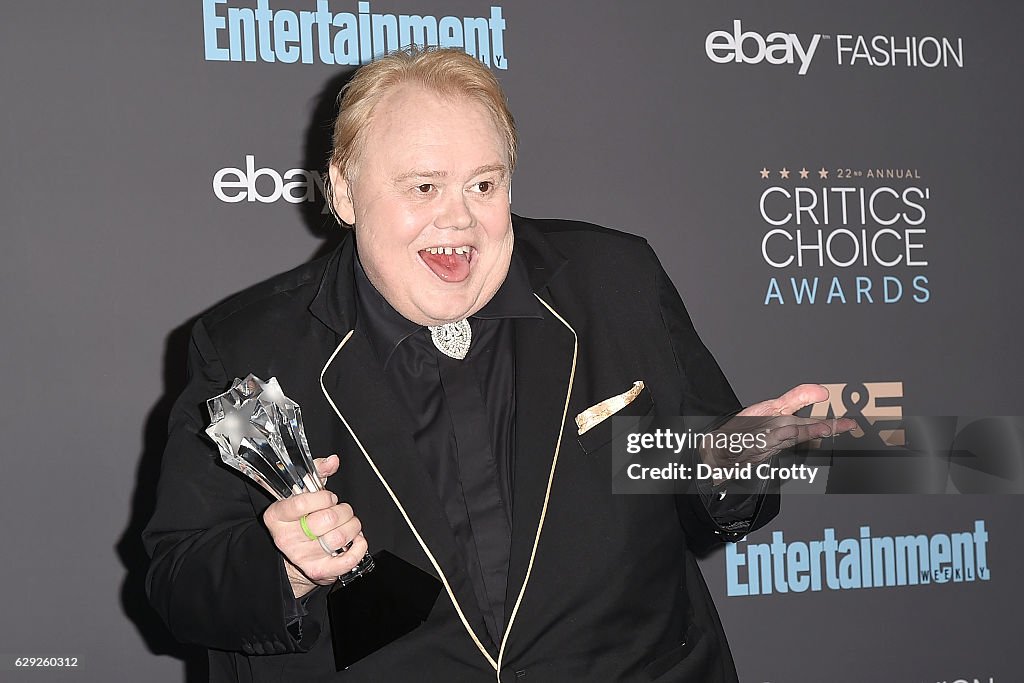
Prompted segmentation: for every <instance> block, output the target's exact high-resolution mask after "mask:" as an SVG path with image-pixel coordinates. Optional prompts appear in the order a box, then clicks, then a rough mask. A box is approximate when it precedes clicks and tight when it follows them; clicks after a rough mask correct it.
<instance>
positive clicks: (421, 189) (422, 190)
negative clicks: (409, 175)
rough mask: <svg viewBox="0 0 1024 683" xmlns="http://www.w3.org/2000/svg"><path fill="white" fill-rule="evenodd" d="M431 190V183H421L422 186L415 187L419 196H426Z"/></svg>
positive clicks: (432, 186) (432, 187)
mask: <svg viewBox="0 0 1024 683" xmlns="http://www.w3.org/2000/svg"><path fill="white" fill-rule="evenodd" d="M433 189H434V185H433V184H432V183H423V184H422V185H417V186H416V191H417V192H419V193H420V194H428V193H430V192H431V191H432V190H433Z"/></svg>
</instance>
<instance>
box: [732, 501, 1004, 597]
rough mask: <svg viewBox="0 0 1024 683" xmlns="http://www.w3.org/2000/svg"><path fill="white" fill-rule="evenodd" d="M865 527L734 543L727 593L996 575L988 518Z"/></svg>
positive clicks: (812, 589)
mask: <svg viewBox="0 0 1024 683" xmlns="http://www.w3.org/2000/svg"><path fill="white" fill-rule="evenodd" d="M859 531H860V532H859V534H856V535H852V536H840V535H839V534H837V531H836V529H835V528H832V527H829V528H825V529H822V532H821V536H820V538H813V539H806V540H803V539H800V540H793V539H787V538H786V536H785V532H784V531H774V532H772V540H771V542H770V543H747V542H745V541H740V542H739V543H727V544H726V548H725V573H726V586H727V588H726V592H727V595H729V596H734V597H736V596H744V597H746V596H755V595H771V594H772V593H804V592H819V591H839V590H859V589H869V588H892V587H906V586H933V587H938V586H943V585H949V584H957V583H973V582H978V581H989V580H990V579H991V578H992V572H991V569H990V568H989V564H988V541H989V533H988V530H987V529H986V527H985V520H983V519H978V520H975V521H974V523H973V525H972V526H970V527H967V528H963V529H948V530H945V531H941V532H937V533H932V534H923V533H909V534H898V535H891V536H890V535H878V534H873V533H872V532H871V527H869V526H862V527H860V530H859Z"/></svg>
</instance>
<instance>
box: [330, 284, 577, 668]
mask: <svg viewBox="0 0 1024 683" xmlns="http://www.w3.org/2000/svg"><path fill="white" fill-rule="evenodd" d="M545 305H547V304H545ZM555 315H556V316H557V315H558V314H557V313H555ZM559 320H561V318H559ZM562 322H565V321H562ZM569 329H572V328H569ZM353 332H355V330H349V333H348V334H346V335H345V338H344V339H342V340H341V343H340V344H338V348H336V349H334V353H332V354H331V357H330V358H328V359H327V363H325V364H324V368H323V370H321V371H320V390H321V391H322V392H323V393H324V397H325V398H326V399H327V402H328V403H329V404H331V408H333V409H334V413H335V414H336V415H337V416H338V419H339V420H341V423H342V424H343V425H345V429H347V430H348V433H349V434H351V435H352V440H353V441H355V442H356V446H358V447H359V450H360V451H361V452H362V454H363V457H364V458H366V462H368V463H369V464H370V467H371V468H372V469H373V471H374V474H376V475H377V478H378V479H380V483H381V484H382V485H383V486H384V489H385V490H386V491H387V492H388V495H389V496H391V500H392V501H394V503H395V506H396V507H397V508H398V511H399V512H400V513H402V518H403V519H405V523H406V524H407V525H408V526H409V530H410V531H412V535H413V536H415V537H416V540H417V541H418V542H419V544H420V547H421V548H423V552H424V553H426V555H427V559H429V560H430V564H432V565H433V566H434V569H435V570H436V571H437V574H438V576H440V577H441V583H442V584H444V589H445V591H447V593H448V597H449V598H450V599H451V601H452V605H454V606H455V611H456V612H457V613H458V615H459V619H461V620H462V625H463V627H464V628H465V629H466V632H467V633H469V637H470V638H472V639H473V643H474V644H475V645H476V647H477V649H478V650H480V654H482V655H483V656H484V657H485V658H486V659H487V662H488V663H489V664H490V665H491V668H492V669H494V670H495V672H497V673H498V680H499V681H500V680H501V673H500V669H499V668H498V664H497V662H495V661H494V658H493V657H491V654H490V653H489V652H488V651H487V648H485V647H484V646H483V643H481V642H480V639H479V638H477V635H476V632H475V631H474V630H473V627H472V626H470V625H469V621H468V620H467V619H466V615H465V614H463V612H462V607H461V606H460V605H459V601H458V599H457V598H456V597H455V593H454V591H452V587H451V585H450V584H449V583H448V578H447V577H446V576H445V575H444V571H443V570H442V569H441V565H440V564H438V562H437V560H436V559H435V558H434V554H433V553H432V552H430V548H428V547H427V544H426V542H425V541H424V540H423V537H422V536H420V532H419V531H417V530H416V525H415V524H413V523H412V519H410V518H409V514H408V513H407V512H406V511H405V508H404V507H403V506H402V503H401V501H399V500H398V496H397V495H395V492H394V491H393V490H391V486H390V485H389V484H388V482H387V480H386V479H385V478H384V475H383V474H381V471H380V470H379V469H377V464H376V463H374V462H373V458H371V457H370V454H369V453H367V452H366V449H365V448H364V447H363V442H362V441H360V440H359V437H358V436H356V433H355V432H354V431H353V430H352V427H351V426H349V423H348V420H346V419H345V417H344V416H343V415H342V414H341V411H340V410H338V406H336V405H335V404H334V400H333V399H332V398H331V395H330V394H329V393H327V387H326V386H324V375H325V374H327V368H329V367H330V365H331V363H333V362H334V359H335V357H336V356H337V355H338V353H339V352H340V351H341V349H342V348H343V347H344V346H345V344H347V343H348V340H349V339H350V338H351V337H352V333H353ZM575 334H576V333H575V332H573V335H575ZM575 369H576V353H575V350H574V351H573V371H574V372H575ZM568 407H569V404H568V399H566V408H568ZM562 422H563V423H564V422H565V418H564V416H563V418H562ZM559 441H561V435H559ZM555 457H556V459H557V457H558V451H557V449H556V450H555ZM553 472H554V468H552V473H553ZM550 488H551V483H550V481H549V482H548V489H549V490H550ZM544 505H545V507H547V500H546V499H545V501H544ZM543 519H544V517H543V515H541V520H542V523H543ZM537 536H538V538H539V537H540V530H539V529H538V533H537ZM534 551H535V552H536V544H534ZM530 564H531V565H532V564H533V558H532V557H531V558H530ZM527 577H529V572H527ZM523 587H524V588H525V587H526V585H525V583H524V585H523ZM519 597H520V599H522V597H523V596H522V593H520V595H519ZM518 607H519V603H518V602H517V603H516V608H518ZM514 615H515V612H514V611H513V616H514ZM509 623H510V625H511V621H510V622H509ZM506 632H507V631H506ZM502 645H503V646H504V641H503V642H502ZM498 659H499V661H500V659H501V656H500V655H499V656H498Z"/></svg>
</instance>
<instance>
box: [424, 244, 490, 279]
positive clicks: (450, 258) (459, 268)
mask: <svg viewBox="0 0 1024 683" xmlns="http://www.w3.org/2000/svg"><path fill="white" fill-rule="evenodd" d="M419 254H420V259H421V260H422V261H423V263H425V264H426V266H427V268H430V271H431V272H432V273H433V274H434V275H436V276H437V277H439V278H440V279H442V280H444V281H445V282H462V281H463V280H465V279H466V278H467V277H469V267H470V265H471V264H472V263H473V257H474V256H475V254H476V250H475V249H473V247H470V246H468V245H459V246H437V247H427V248H426V249H420V252H419Z"/></svg>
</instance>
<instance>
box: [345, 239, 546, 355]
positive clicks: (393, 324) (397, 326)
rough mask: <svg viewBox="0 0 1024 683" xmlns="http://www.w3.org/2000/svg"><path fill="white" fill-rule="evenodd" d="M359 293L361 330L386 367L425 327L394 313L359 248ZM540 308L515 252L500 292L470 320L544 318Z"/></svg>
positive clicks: (356, 273) (356, 270)
mask: <svg viewBox="0 0 1024 683" xmlns="http://www.w3.org/2000/svg"><path fill="white" fill-rule="evenodd" d="M355 256H356V258H355V259H354V260H355V268H353V270H354V271H355V273H354V274H355V285H356V287H355V289H356V306H357V317H356V319H357V326H358V327H359V328H360V331H362V332H364V333H365V334H366V336H367V337H368V338H369V340H370V344H371V345H372V346H373V347H374V349H375V350H376V351H377V355H378V357H379V358H380V360H381V362H382V363H383V365H384V366H385V367H387V364H388V361H390V360H391V356H392V354H394V352H395V349H397V348H398V346H399V345H400V344H401V343H402V342H403V341H405V340H406V339H408V338H409V337H411V336H412V335H413V334H415V333H416V332H418V331H419V330H421V329H423V325H420V324H418V323H414V322H412V321H411V320H408V319H407V318H405V317H404V316H402V314H400V313H399V312H398V311H396V310H395V309H394V307H392V306H391V304H389V303H388V301H387V299H385V298H384V296H383V295H382V294H381V293H380V292H379V291H377V288H376V287H374V286H373V283H371V282H370V279H369V278H368V277H367V276H366V271H365V270H363V264H362V263H361V262H360V261H359V249H358V245H357V246H356V254H355ZM543 317H544V316H543V315H542V313H541V308H540V304H539V303H538V302H537V298H536V297H535V296H534V295H533V290H532V289H531V288H530V281H529V277H528V276H527V273H526V265H525V264H524V263H523V260H522V258H521V257H520V256H519V254H518V252H517V251H516V250H513V251H512V259H511V262H510V263H509V269H508V275H506V276H505V281H504V282H502V283H501V286H500V287H499V288H498V291H497V292H495V294H494V296H493V297H491V300H490V301H488V302H487V303H486V304H485V305H484V306H483V308H481V309H480V310H479V311H477V312H476V313H474V314H473V315H471V316H470V318H471V319H472V318H477V319H479V320H499V319H502V318H543Z"/></svg>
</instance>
